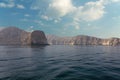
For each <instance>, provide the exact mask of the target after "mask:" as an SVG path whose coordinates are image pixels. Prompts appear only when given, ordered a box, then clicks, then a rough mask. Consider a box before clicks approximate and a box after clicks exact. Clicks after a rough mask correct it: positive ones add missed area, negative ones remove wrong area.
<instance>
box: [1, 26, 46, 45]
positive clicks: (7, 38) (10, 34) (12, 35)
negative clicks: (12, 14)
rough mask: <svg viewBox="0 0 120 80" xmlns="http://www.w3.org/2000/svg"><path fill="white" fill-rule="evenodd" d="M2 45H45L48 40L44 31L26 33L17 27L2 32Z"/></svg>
mask: <svg viewBox="0 0 120 80" xmlns="http://www.w3.org/2000/svg"><path fill="white" fill-rule="evenodd" d="M0 44H2V45H6V44H7V45H10V44H12V45H13V44H14V45H33V44H35V45H41V44H42V45H45V44H48V43H47V39H46V37H45V34H44V32H43V31H33V32H26V31H24V30H21V29H19V28H16V27H8V28H5V29H3V30H1V31H0Z"/></svg>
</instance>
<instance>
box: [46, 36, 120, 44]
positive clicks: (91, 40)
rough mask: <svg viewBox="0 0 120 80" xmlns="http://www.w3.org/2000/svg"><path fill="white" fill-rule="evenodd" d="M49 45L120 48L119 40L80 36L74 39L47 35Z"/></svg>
mask: <svg viewBox="0 0 120 80" xmlns="http://www.w3.org/2000/svg"><path fill="white" fill-rule="evenodd" d="M46 37H47V40H48V43H49V44H52V45H103V46H119V45H120V39H119V38H109V39H101V38H96V37H92V36H86V35H78V36H74V37H58V36H55V35H46Z"/></svg>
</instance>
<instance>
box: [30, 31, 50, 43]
mask: <svg viewBox="0 0 120 80" xmlns="http://www.w3.org/2000/svg"><path fill="white" fill-rule="evenodd" d="M31 44H33V45H43V44H48V43H47V38H46V37H45V34H44V32H43V31H33V32H32V33H31Z"/></svg>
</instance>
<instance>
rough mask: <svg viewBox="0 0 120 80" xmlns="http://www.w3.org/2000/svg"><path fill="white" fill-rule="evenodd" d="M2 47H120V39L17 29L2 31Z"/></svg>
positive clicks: (10, 28)
mask: <svg viewBox="0 0 120 80" xmlns="http://www.w3.org/2000/svg"><path fill="white" fill-rule="evenodd" d="M0 44H1V45H9V44H12V45H16V44H17V45H46V44H51V45H103V46H120V38H109V39H101V38H96V37H92V36H86V35H78V36H74V37H58V36H55V35H46V36H45V34H44V32H43V31H39V30H36V31H33V32H27V31H24V30H21V29H19V28H16V27H8V28H5V29H2V30H0Z"/></svg>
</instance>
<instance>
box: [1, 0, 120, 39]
mask: <svg viewBox="0 0 120 80" xmlns="http://www.w3.org/2000/svg"><path fill="white" fill-rule="evenodd" d="M8 26H16V27H19V28H21V29H24V30H27V31H32V30H36V29H38V30H43V31H44V32H45V33H46V34H55V35H60V36H74V35H90V36H97V37H103V38H104V37H120V0H0V29H2V28H4V27H8Z"/></svg>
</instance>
